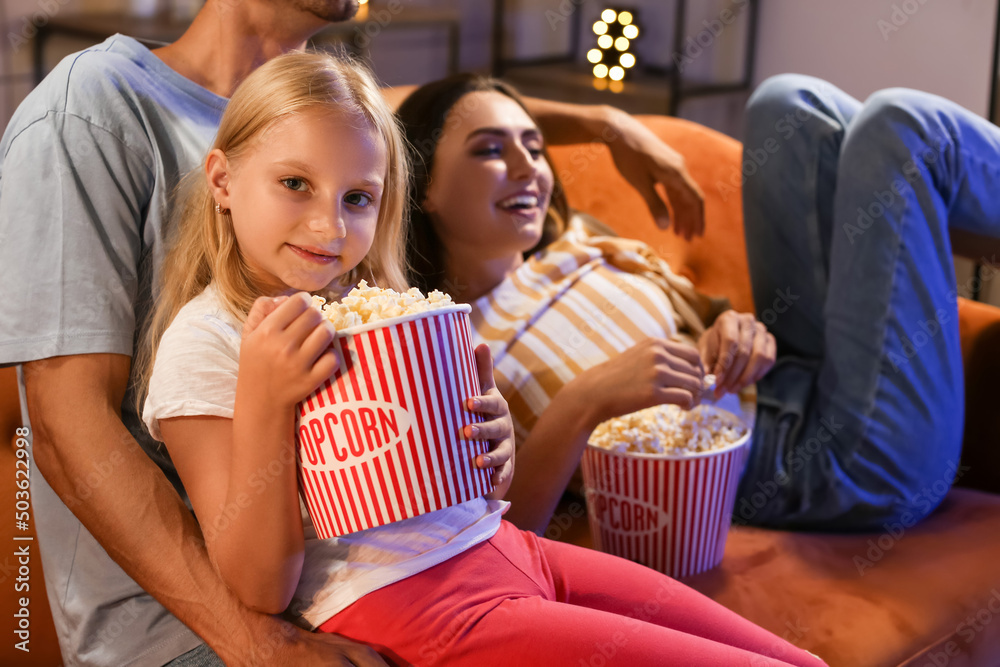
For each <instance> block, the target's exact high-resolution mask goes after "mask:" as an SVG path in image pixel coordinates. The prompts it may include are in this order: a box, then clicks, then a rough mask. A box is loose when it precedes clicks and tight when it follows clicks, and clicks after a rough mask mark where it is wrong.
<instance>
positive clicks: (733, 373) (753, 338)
mask: <svg viewBox="0 0 1000 667" xmlns="http://www.w3.org/2000/svg"><path fill="white" fill-rule="evenodd" d="M777 349H778V348H777V343H776V342H775V340H774V336H772V335H771V334H770V333H768V331H767V327H765V326H764V324H763V323H762V322H758V321H757V318H755V317H754V316H753V315H751V314H750V313H737V312H736V311H735V310H727V311H726V312H724V313H722V314H721V315H719V318H718V319H717V320H715V323H714V324H713V325H712V326H711V327H710V328H709V329H708V330H707V331H705V333H704V334H702V336H701V339H700V340H699V341H698V350H699V351H700V352H701V359H702V361H703V362H704V364H705V368H707V369H708V371H709V372H710V373H714V374H715V398H719V397H720V396H722V395H723V394H725V393H726V392H736V391H739V390H740V389H743V388H744V387H746V386H748V385H751V384H753V383H754V382H756V381H757V380H759V379H761V378H762V377H764V375H765V374H766V373H767V372H768V371H769V370H771V367H772V366H774V360H775V357H776V356H777Z"/></svg>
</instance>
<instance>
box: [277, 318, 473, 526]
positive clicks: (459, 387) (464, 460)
mask: <svg viewBox="0 0 1000 667" xmlns="http://www.w3.org/2000/svg"><path fill="white" fill-rule="evenodd" d="M335 345H338V346H339V355H338V356H339V358H340V367H339V368H338V370H337V372H336V373H335V374H334V376H333V377H332V378H330V379H329V380H327V381H326V382H325V383H324V384H323V385H322V386H320V388H319V389H317V390H316V392H314V393H313V394H312V395H310V396H309V397H308V398H307V399H305V400H304V401H302V403H300V404H299V410H298V414H297V416H298V419H297V422H296V439H297V442H298V447H297V449H296V451H297V452H298V461H299V471H298V472H299V487H300V489H301V491H302V495H303V497H304V499H305V503H306V507H307V509H308V511H309V516H310V518H311V519H312V522H313V525H314V526H315V528H316V533H317V535H318V536H319V537H320V538H321V539H327V538H330V537H335V536H338V535H345V534H348V533H353V532H357V531H359V530H364V529H366V528H372V527H375V526H381V525H384V524H387V523H392V522H394V521H400V520H402V519H407V518H410V517H413V516H417V515H419V514H424V513H426V512H432V511H434V510H438V509H442V508H445V507H449V506H451V505H456V504H459V503H462V502H465V501H467V500H471V499H473V498H478V497H480V496H482V495H484V494H486V493H488V492H489V491H490V490H492V485H491V483H490V480H489V478H490V472H491V471H489V470H480V469H479V468H477V467H476V466H475V458H476V456H477V455H479V454H482V453H485V452H486V450H487V449H488V443H487V442H486V441H472V440H467V439H465V437H464V435H463V434H462V429H463V427H464V426H465V424H468V423H474V422H480V421H483V418H482V417H481V416H479V415H477V414H475V413H471V412H468V411H466V410H465V409H464V406H465V401H466V399H468V398H469V397H471V396H476V395H478V394H479V393H480V392H479V382H478V379H477V375H476V364H475V358H474V356H473V352H472V332H471V328H470V324H469V317H468V314H467V312H454V311H449V310H442V311H435V312H432V313H425V314H420V315H417V316H415V317H408V318H406V319H405V320H404V321H400V322H397V323H395V324H392V323H390V324H389V325H388V326H383V327H380V328H377V329H373V330H369V331H364V332H361V333H357V334H347V335H342V336H339V337H338V338H337V340H336V342H335ZM338 457H339V458H338Z"/></svg>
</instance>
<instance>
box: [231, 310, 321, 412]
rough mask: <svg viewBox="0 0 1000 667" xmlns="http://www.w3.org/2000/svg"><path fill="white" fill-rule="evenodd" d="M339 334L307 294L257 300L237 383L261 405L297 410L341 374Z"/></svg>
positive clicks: (249, 320)
mask: <svg viewBox="0 0 1000 667" xmlns="http://www.w3.org/2000/svg"><path fill="white" fill-rule="evenodd" d="M335 336H336V329H334V327H333V324H331V323H330V322H329V321H328V320H326V319H324V318H323V314H322V313H320V311H319V310H317V309H316V308H313V307H312V299H311V297H310V296H309V295H308V294H306V293H305V292H299V293H298V294H294V295H292V296H290V297H284V296H279V297H276V298H270V297H261V298H259V299H257V300H256V301H255V302H254V304H253V307H252V308H251V309H250V313H249V314H248V315H247V321H246V324H245V325H244V326H243V342H242V345H241V346H240V372H239V379H238V382H239V385H240V386H241V387H246V388H247V389H249V390H251V391H253V392H254V393H255V394H257V395H258V396H260V398H261V399H262V400H263V401H267V402H268V403H273V404H275V405H279V406H282V407H287V408H292V407H294V406H295V404H296V403H298V402H299V401H301V400H302V399H303V398H305V397H306V396H308V395H309V394H311V393H312V392H313V391H315V389H316V387H318V386H319V385H320V384H322V383H323V381H324V380H326V379H327V378H329V377H330V376H331V375H333V373H334V371H336V370H337V365H338V361H337V356H336V354H334V352H333V350H332V349H331V347H330V343H332V342H333V339H334V337H335Z"/></svg>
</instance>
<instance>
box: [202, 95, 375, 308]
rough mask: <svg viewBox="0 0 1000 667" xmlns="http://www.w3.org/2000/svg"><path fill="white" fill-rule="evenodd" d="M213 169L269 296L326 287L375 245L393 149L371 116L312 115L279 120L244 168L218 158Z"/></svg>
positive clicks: (216, 154)
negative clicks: (389, 152) (388, 147)
mask: <svg viewBox="0 0 1000 667" xmlns="http://www.w3.org/2000/svg"><path fill="white" fill-rule="evenodd" d="M206 171H207V172H208V177H209V184H210V186H211V188H212V190H213V194H214V195H215V201H217V202H218V203H219V204H220V205H221V206H222V207H223V208H228V209H229V210H230V212H231V215H232V220H233V227H234V231H235V233H236V241H237V243H238V244H239V248H240V252H241V253H242V255H243V258H244V260H245V261H246V262H247V264H248V265H249V266H250V267H251V269H252V270H253V272H254V275H255V276H256V277H257V279H258V280H259V281H260V282H261V283H262V286H263V287H264V288H265V289H266V290H267V291H268V293H269V294H270V295H277V294H283V293H291V292H295V291H299V290H303V291H306V292H315V291H318V290H322V289H323V288H325V287H327V286H328V285H330V283H332V282H334V281H335V280H336V279H337V278H339V277H340V276H341V275H343V274H345V273H347V272H348V271H350V270H351V269H353V268H354V267H355V266H357V265H358V264H359V263H360V262H361V260H362V259H364V257H365V255H366V254H367V253H368V250H369V249H370V248H371V244H372V239H373V237H374V235H375V223H376V220H377V219H378V211H379V202H380V201H381V199H382V188H383V185H384V179H385V174H386V151H385V146H384V143H383V142H382V140H381V138H380V137H379V136H378V134H376V132H375V131H374V130H373V129H372V128H371V127H370V126H369V124H368V123H367V122H366V121H364V120H363V119H360V118H355V117H346V118H345V117H344V116H343V115H341V114H339V113H334V112H330V111H327V110H322V109H313V110H308V111H305V112H303V113H301V114H298V115H295V116H291V117H288V118H285V119H283V120H281V121H278V122H277V123H276V124H275V125H273V126H272V127H271V128H270V129H269V130H267V131H266V132H264V133H263V134H262V135H261V136H260V137H258V138H257V139H255V140H254V145H253V146H251V147H250V148H249V150H248V151H247V153H246V154H245V155H244V156H242V157H241V158H240V159H239V161H238V162H237V163H234V162H233V161H227V159H226V156H225V154H224V153H222V152H221V151H219V150H215V151H212V153H211V154H210V155H209V158H208V161H207V163H206Z"/></svg>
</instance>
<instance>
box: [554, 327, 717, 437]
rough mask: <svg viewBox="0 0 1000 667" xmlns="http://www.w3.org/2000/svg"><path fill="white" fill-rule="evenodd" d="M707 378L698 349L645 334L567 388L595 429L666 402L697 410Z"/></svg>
mask: <svg viewBox="0 0 1000 667" xmlns="http://www.w3.org/2000/svg"><path fill="white" fill-rule="evenodd" d="M704 376H705V371H704V369H703V368H702V365H701V358H700V357H699V356H698V350H696V349H695V348H693V347H691V346H689V345H685V344H683V343H677V342H674V341H669V340H664V339H660V338H647V339H646V340H644V341H641V342H639V343H636V344H635V345H633V346H632V347H631V348H629V349H628V350H626V351H625V352H623V353H621V354H620V355H618V356H617V357H615V358H613V359H609V360H608V361H605V362H604V363H602V364H599V365H597V366H594V367H593V368H590V369H589V370H587V371H585V372H583V373H581V374H580V375H579V376H577V378H576V379H575V380H573V381H572V382H571V383H569V384H568V385H567V386H566V388H567V389H570V390H571V391H572V392H573V395H574V396H576V397H578V398H577V403H578V405H579V406H580V410H581V412H582V413H584V414H585V415H587V416H586V419H587V423H586V426H587V428H588V429H591V430H592V429H594V428H596V427H597V425H598V424H600V423H601V422H603V421H605V420H608V419H611V418H612V417H619V416H621V415H624V414H628V413H630V412H635V411H636V410H642V409H644V408H650V407H653V406H654V405H661V404H663V403H672V404H674V405H678V406H680V407H682V408H684V409H690V408H693V407H694V406H696V405H698V402H699V401H700V400H701V389H702V378H704Z"/></svg>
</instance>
